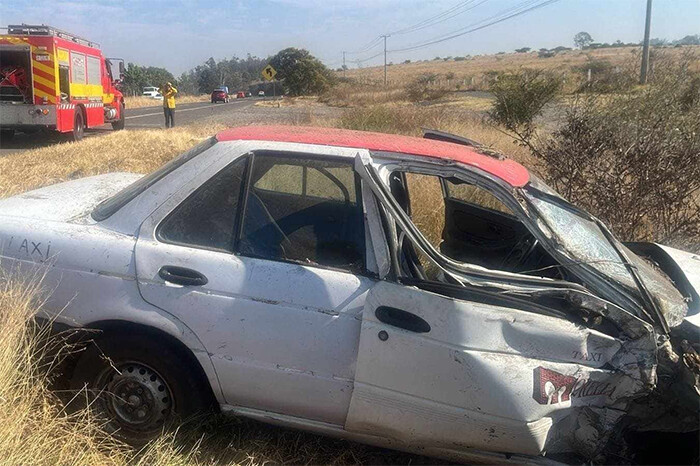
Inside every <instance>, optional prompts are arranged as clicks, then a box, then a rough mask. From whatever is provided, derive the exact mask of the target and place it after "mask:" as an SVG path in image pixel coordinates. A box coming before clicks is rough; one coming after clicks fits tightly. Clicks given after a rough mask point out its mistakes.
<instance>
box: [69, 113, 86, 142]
mask: <svg viewBox="0 0 700 466" xmlns="http://www.w3.org/2000/svg"><path fill="white" fill-rule="evenodd" d="M83 136H85V120H84V119H83V112H82V111H81V110H80V109H79V108H78V107H76V109H75V117H74V119H73V131H71V132H70V133H68V140H69V141H74V142H78V141H80V140H82V139H83Z"/></svg>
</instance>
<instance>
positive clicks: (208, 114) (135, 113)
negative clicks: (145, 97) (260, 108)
mask: <svg viewBox="0 0 700 466" xmlns="http://www.w3.org/2000/svg"><path fill="white" fill-rule="evenodd" d="M258 100H261V99H259V98H257V97H255V98H249V99H240V100H239V99H234V100H232V101H230V102H229V103H227V104H225V103H217V104H212V103H210V102H194V103H189V104H180V105H178V106H177V109H176V110H175V124H176V125H178V126H179V125H181V126H185V125H189V124H193V123H197V122H199V121H202V120H205V119H206V120H210V119H215V120H222V119H225V120H229V119H231V117H232V116H233V115H232V114H235V113H236V112H238V111H241V110H243V109H248V108H250V107H252V106H253V104H254V103H255V102H256V101H258ZM127 104H128V102H127ZM125 115H126V117H125V118H126V124H125V127H126V129H153V128H164V127H165V118H164V116H163V109H162V107H161V106H154V107H141V108H127V109H126V113H125ZM109 131H112V129H111V126H110V125H104V126H101V127H99V128H94V129H88V130H86V131H85V137H95V136H98V135H100V134H104V133H105V132H109ZM57 142H58V138H57V137H56V135H55V134H23V133H17V134H16V135H15V137H14V138H13V139H12V140H10V141H2V143H1V144H0V157H3V156H5V155H7V154H11V153H13V152H19V151H23V150H27V149H33V148H37V147H45V146H48V145H51V144H56V143H57Z"/></svg>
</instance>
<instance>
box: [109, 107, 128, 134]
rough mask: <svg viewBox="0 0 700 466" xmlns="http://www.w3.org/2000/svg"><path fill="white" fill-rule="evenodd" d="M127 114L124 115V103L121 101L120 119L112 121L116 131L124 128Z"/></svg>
mask: <svg viewBox="0 0 700 466" xmlns="http://www.w3.org/2000/svg"><path fill="white" fill-rule="evenodd" d="M125 117H126V116H125V115H124V103H123V102H120V103H119V120H117V121H114V122H112V129H113V130H115V131H120V130H122V129H124V123H125Z"/></svg>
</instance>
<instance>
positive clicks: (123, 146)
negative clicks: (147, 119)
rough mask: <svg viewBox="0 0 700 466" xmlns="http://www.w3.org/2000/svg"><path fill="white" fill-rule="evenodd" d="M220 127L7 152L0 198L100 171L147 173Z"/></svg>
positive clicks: (127, 134) (109, 136)
mask: <svg viewBox="0 0 700 466" xmlns="http://www.w3.org/2000/svg"><path fill="white" fill-rule="evenodd" d="M222 128H223V126H220V125H216V124H213V125H207V126H189V127H182V128H172V129H170V130H168V131H163V130H145V131H138V132H136V131H116V132H111V131H110V132H108V133H106V134H105V135H103V136H100V137H93V138H86V139H84V140H83V141H80V142H78V143H74V142H71V143H61V144H54V145H51V146H48V147H42V148H38V149H32V150H27V151H22V152H15V153H11V154H8V155H6V156H4V157H2V158H0V198H1V197H7V196H11V195H13V194H17V193H20V192H23V191H27V190H30V189H35V188H38V187H41V186H46V185H49V184H54V183H59V182H61V181H67V180H72V179H75V178H82V177H85V176H90V175H97V174H101V173H110V172H117V171H127V172H134V173H148V172H151V171H153V170H155V169H156V168H158V167H159V166H161V165H162V164H164V163H165V162H167V161H168V160H170V159H171V158H173V157H174V156H175V155H177V154H179V153H181V152H183V151H185V150H187V149H188V148H190V147H192V146H193V145H195V144H196V143H197V142H198V141H200V140H202V139H203V138H205V137H208V136H211V135H213V134H215V133H216V132H217V131H218V130H220V129H222Z"/></svg>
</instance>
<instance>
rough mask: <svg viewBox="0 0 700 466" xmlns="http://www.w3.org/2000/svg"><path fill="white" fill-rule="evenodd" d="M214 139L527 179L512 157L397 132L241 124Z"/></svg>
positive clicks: (521, 182) (514, 182) (519, 182)
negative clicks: (455, 165)
mask: <svg viewBox="0 0 700 466" xmlns="http://www.w3.org/2000/svg"><path fill="white" fill-rule="evenodd" d="M216 139H217V140H218V141H221V142H224V141H238V140H247V141H276V142H295V143H300V144H318V145H324V146H339V147H357V148H361V149H367V150H370V151H381V152H398V153H402V154H411V155H423V156H426V157H434V158H439V159H447V160H453V161H455V162H460V163H463V164H466V165H470V166H472V167H477V168H480V169H481V170H484V171H485V172H487V173H490V174H491V175H493V176H496V177H498V178H500V179H502V180H503V181H505V182H507V183H508V184H510V185H511V186H514V187H521V186H525V184H527V182H528V181H529V180H530V174H529V173H528V171H527V169H526V168H525V167H523V166H522V165H520V164H519V163H518V162H516V161H514V160H510V159H504V160H498V159H496V158H495V157H491V156H488V155H483V154H480V153H479V152H477V151H476V150H475V149H474V148H472V147H469V146H464V145H460V144H454V143H450V142H443V141H434V140H431V139H423V138H416V137H411V136H399V135H396V134H384V133H372V132H367V131H353V130H347V129H337V128H321V127H309V126H241V127H238V128H231V129H228V130H225V131H221V132H220V133H219V134H217V135H216Z"/></svg>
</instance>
